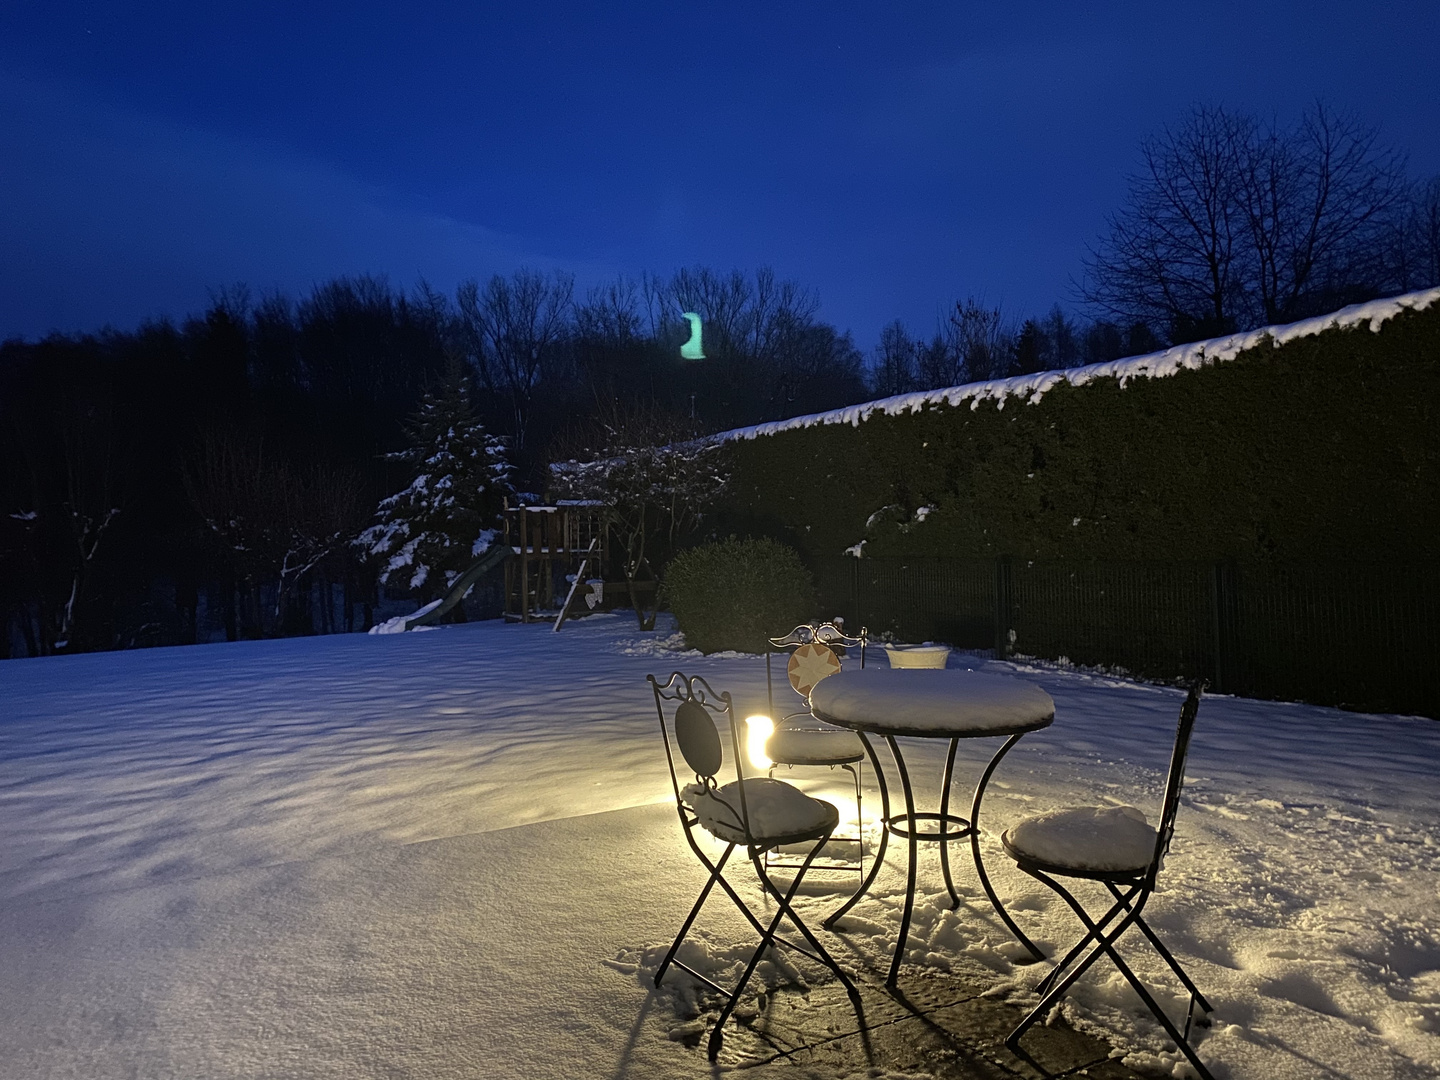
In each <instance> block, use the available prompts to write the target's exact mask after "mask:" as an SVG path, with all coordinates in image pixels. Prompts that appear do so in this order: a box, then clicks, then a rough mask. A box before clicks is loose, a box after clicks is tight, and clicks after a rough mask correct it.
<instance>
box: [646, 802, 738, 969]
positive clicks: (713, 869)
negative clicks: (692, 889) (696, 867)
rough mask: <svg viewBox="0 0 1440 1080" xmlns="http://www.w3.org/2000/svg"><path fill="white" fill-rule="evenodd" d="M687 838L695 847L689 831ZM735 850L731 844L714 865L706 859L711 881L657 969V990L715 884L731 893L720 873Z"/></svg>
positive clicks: (701, 891) (702, 890) (682, 924)
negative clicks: (717, 883)
mask: <svg viewBox="0 0 1440 1080" xmlns="http://www.w3.org/2000/svg"><path fill="white" fill-rule="evenodd" d="M686 838H687V839H690V843H691V846H692V847H694V846H695V842H694V840H693V839H691V838H690V835H689V831H688V830H687V831H686ZM734 850H735V845H734V844H731V845H730V846H729V847H727V848H726V849H725V853H724V854H723V855H721V856H720V861H719V862H718V863H713V864H712V863H711V862H710V860H709V859H705V864H706V865H707V866H709V867H710V880H709V881H707V882H706V883H705V887H704V888H703V889H701V890H700V896H699V898H698V899H697V900H696V901H695V906H694V907H692V908H691V909H690V914H689V915H687V916H685V921H684V922H683V923H681V924H680V932H679V933H678V934H676V935H675V940H674V942H672V943H671V945H670V951H669V952H667V953H666V954H665V959H664V960H662V961H661V962H660V966H659V968H657V969H656V971H655V989H657V990H658V989H660V980H661V979H663V978H664V977H665V972H666V971H667V970H668V969H669V967H670V962H671V961H672V960H674V959H675V954H676V953H677V952H678V951H679V949H680V943H681V942H683V941H684V940H685V935H687V934H688V933H690V927H691V926H693V925H694V923H695V917H696V916H697V915H699V914H700V909H701V908H702V907H704V906H705V901H706V900H707V899H709V897H710V890H711V889H713V888H714V887H715V882H717V881H718V882H720V883H721V885H723V886H725V890H726V891H727V892H730V891H731V890H730V883H729V882H728V881H726V880H725V879H724V878H722V877H721V876H720V872H721V871H722V870H724V869H725V863H726V862H728V861H729V859H730V854H731V852H733V851H734ZM697 852H698V849H697ZM701 858H702V859H703V858H704V856H703V854H702V855H701ZM732 895H733V893H732Z"/></svg>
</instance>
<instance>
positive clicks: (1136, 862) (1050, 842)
mask: <svg viewBox="0 0 1440 1080" xmlns="http://www.w3.org/2000/svg"><path fill="white" fill-rule="evenodd" d="M1006 839H1007V840H1008V841H1009V842H1010V846H1011V847H1013V848H1014V849H1015V850H1016V851H1018V852H1020V853H1021V854H1023V855H1028V856H1030V857H1031V858H1032V859H1036V860H1038V861H1040V862H1043V863H1048V864H1049V865H1051V866H1064V867H1069V868H1070V869H1072V870H1101V871H1103V870H1139V869H1141V868H1143V867H1146V866H1149V865H1150V860H1151V859H1153V858H1154V857H1155V830H1154V829H1152V828H1151V827H1150V826H1149V825H1148V824H1147V823H1146V821H1145V813H1144V811H1142V810H1138V809H1136V808H1135V807H1133V806H1078V807H1073V808H1071V809H1069V810H1053V811H1051V812H1050V813H1048V814H1037V815H1036V816H1035V817H1029V818H1026V819H1025V820H1024V821H1022V822H1020V823H1019V824H1018V825H1015V826H1012V827H1011V828H1010V829H1009V830H1008V832H1007V833H1006Z"/></svg>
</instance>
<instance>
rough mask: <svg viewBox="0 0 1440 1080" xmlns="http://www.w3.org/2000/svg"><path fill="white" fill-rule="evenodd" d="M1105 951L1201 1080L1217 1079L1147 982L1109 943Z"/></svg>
mask: <svg viewBox="0 0 1440 1080" xmlns="http://www.w3.org/2000/svg"><path fill="white" fill-rule="evenodd" d="M1105 951H1106V952H1107V953H1108V954H1109V956H1110V959H1111V960H1112V961H1114V963H1115V967H1116V968H1117V969H1118V970H1119V972H1120V974H1121V975H1123V976H1125V981H1126V982H1128V983H1129V984H1130V985H1131V986H1132V987H1133V988H1134V990H1135V993H1137V994H1139V995H1140V1000H1141V1001H1143V1002H1144V1003H1145V1006H1146V1007H1147V1008H1148V1009H1149V1010H1150V1011H1151V1013H1153V1014H1154V1016H1155V1019H1156V1020H1158V1021H1160V1026H1161V1027H1163V1028H1164V1029H1165V1033H1166V1034H1167V1035H1169V1036H1170V1038H1171V1039H1172V1040H1173V1041H1174V1043H1175V1046H1176V1048H1177V1049H1179V1051H1180V1052H1181V1053H1182V1054H1184V1055H1185V1057H1186V1058H1187V1059H1188V1060H1189V1062H1190V1064H1191V1065H1193V1066H1195V1071H1196V1072H1197V1073H1199V1074H1200V1080H1215V1078H1214V1077H1213V1076H1211V1075H1210V1070H1209V1069H1207V1068H1206V1067H1205V1063H1204V1062H1203V1061H1201V1060H1200V1057H1199V1055H1198V1054H1196V1053H1195V1048H1194V1047H1192V1046H1191V1045H1190V1042H1189V1040H1188V1039H1187V1038H1186V1037H1185V1036H1184V1035H1182V1034H1180V1029H1179V1028H1177V1027H1176V1026H1175V1023H1174V1021H1172V1020H1171V1019H1170V1017H1169V1016H1167V1015H1166V1014H1165V1010H1164V1009H1162V1008H1161V1007H1160V1003H1159V1002H1158V1001H1156V1000H1155V998H1154V997H1153V996H1151V994H1150V991H1149V990H1147V989H1145V984H1144V983H1142V982H1141V981H1140V980H1139V979H1137V978H1136V977H1135V973H1134V972H1133V971H1131V970H1130V966H1129V965H1128V964H1126V963H1125V961H1124V960H1122V959H1121V958H1120V954H1119V953H1118V952H1116V951H1115V949H1114V947H1113V946H1112V945H1110V944H1108V943H1107V944H1106V945H1105ZM1187 1026H1188V1025H1187Z"/></svg>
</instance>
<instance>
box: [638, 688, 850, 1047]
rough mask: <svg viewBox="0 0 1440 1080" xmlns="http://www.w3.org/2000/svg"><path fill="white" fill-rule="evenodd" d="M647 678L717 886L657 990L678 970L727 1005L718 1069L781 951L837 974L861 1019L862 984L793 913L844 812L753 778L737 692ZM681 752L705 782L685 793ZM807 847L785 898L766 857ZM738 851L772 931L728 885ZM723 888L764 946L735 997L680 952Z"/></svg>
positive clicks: (687, 826) (685, 927) (682, 802)
mask: <svg viewBox="0 0 1440 1080" xmlns="http://www.w3.org/2000/svg"><path fill="white" fill-rule="evenodd" d="M646 678H647V679H648V680H649V682H650V685H651V687H652V688H653V689H654V691H655V712H656V714H657V715H658V716H659V718H660V733H661V735H662V736H663V737H664V740H665V758H666V761H667V762H668V763H669V765H670V779H671V782H672V784H673V786H674V789H675V807H676V809H677V810H678V811H679V814H680V824H681V825H682V826H683V827H684V830H685V839H686V840H687V841H688V842H689V844H690V849H691V850H692V851H694V852H695V857H696V858H698V859H699V860H700V861H701V862H702V863H703V864H704V865H705V866H706V867H707V868H708V869H709V870H710V879H709V880H708V881H707V882H706V883H705V887H704V888H703V889H701V890H700V896H699V898H698V899H696V901H695V906H694V907H692V908H691V909H690V914H689V915H687V916H686V917H685V921H684V923H682V924H681V926H680V932H679V933H678V934H677V935H676V936H675V941H674V943H673V944H672V945H671V946H670V951H669V952H667V953H666V954H665V959H664V961H662V962H661V964H660V967H659V969H658V970H657V971H656V972H655V986H656V988H657V989H658V988H659V986H660V981H661V980H662V979H663V978H664V977H665V973H666V971H668V970H669V968H670V966H671V965H672V964H673V965H674V966H675V967H678V968H680V969H681V970H682V971H684V972H686V973H687V974H689V975H690V976H691V977H692V978H694V979H698V980H699V981H700V982H702V983H704V984H705V985H707V986H709V987H711V988H712V989H713V990H715V991H717V992H718V993H720V994H722V995H724V996H725V999H726V1000H725V1005H724V1007H723V1008H722V1009H721V1010H720V1015H719V1017H718V1018H717V1019H716V1021H715V1028H714V1030H713V1031H712V1032H711V1033H710V1041H709V1054H710V1060H711V1061H714V1060H715V1058H716V1057H717V1056H718V1055H719V1053H720V1047H721V1044H722V1042H723V1041H724V1027H725V1021H726V1020H728V1019H729V1018H730V1014H731V1013H732V1012H734V1010H735V1005H736V1003H737V1002H738V1001H739V1000H740V995H741V994H742V993H743V992H744V990H745V986H746V984H747V983H748V982H749V981H750V976H751V975H753V974H754V972H755V967H756V965H757V964H759V963H760V959H761V957H762V956H763V955H764V953H765V951H766V949H769V948H771V947H773V946H774V945H775V944H782V945H785V946H788V947H789V948H792V949H794V950H796V951H797V952H800V953H802V954H804V955H806V956H808V957H810V959H812V960H815V961H816V962H818V963H820V964H823V965H824V966H825V967H827V968H829V969H830V970H831V971H833V972H834V973H835V976H836V977H837V978H838V979H839V980H840V983H841V985H842V986H844V987H845V992H846V993H847V994H848V995H849V996H850V1000H851V1002H852V1003H853V1004H854V1005H855V1009H856V1012H857V1013H858V1012H859V1010H860V993H859V991H858V990H856V989H855V984H854V983H852V982H851V981H850V979H849V977H848V976H847V975H846V974H845V972H844V971H842V970H841V969H840V966H839V965H838V964H837V963H836V962H835V959H834V957H832V956H831V955H830V954H829V952H827V951H826V949H825V946H823V945H821V944H820V941H819V939H818V938H816V937H815V935H814V934H813V933H811V931H810V928H809V927H807V926H806V925H805V923H804V921H803V920H802V919H801V918H800V916H799V914H797V913H796V911H795V909H794V908H793V907H792V906H791V901H792V900H793V898H794V896H795V894H796V892H797V891H798V890H799V888H800V882H801V880H803V878H804V877H805V871H806V870H808V869H809V868H810V863H811V862H813V861H814V858H815V856H816V855H817V854H818V853H819V851H820V849H821V848H823V847H824V846H825V844H826V842H827V841H828V840H829V839H830V835H831V833H832V832H834V830H835V826H836V825H837V824H838V823H839V821H840V812H839V811H838V810H836V809H835V807H834V806H833V805H832V804H830V803H828V802H825V801H823V800H821V799H812V798H811V797H810V796H808V795H806V794H805V793H804V792H803V791H801V790H800V789H799V788H797V787H794V786H792V785H790V784H786V783H784V782H783V781H780V780H773V779H770V778H768V777H746V776H745V770H744V764H743V757H742V755H741V753H740V745H741V737H740V731H739V725H738V724H737V723H736V720H735V709H734V704H733V703H732V701H731V699H730V695H729V694H728V693H724V694H717V693H716V692H715V691H714V689H712V688H711V686H710V684H709V683H707V682H706V681H705V680H704V679H703V678H700V677H699V676H688V675H685V674H683V673H682V672H678V671H677V672H674V673H673V674H671V675H670V677H669V678H668V679H666V680H665V681H664V682H663V683H662V682H660V681H659V680H658V679H656V678H655V676H654V675H648V676H646ZM668 702H675V703H678V704H676V705H675V708H674V711H673V713H672V715H671V717H670V718H669V719H668V720H667V717H666V705H667V703H668ZM716 715H723V716H724V717H725V719H726V721H727V722H728V724H729V728H730V747H731V757H732V758H733V759H734V761H735V780H734V782H733V783H729V784H725V785H724V786H723V787H722V786H720V783H719V780H718V779H717V776H718V774H719V773H720V770H721V767H722V766H723V764H724V756H725V755H724V749H723V744H722V742H721V738H720V732H719V729H718V728H717V727H716V724H715V716H716ZM676 750H678V751H679V752H680V757H681V759H682V760H683V763H684V768H685V769H686V770H687V771H689V772H690V773H693V775H694V777H695V782H694V783H687V784H686V785H684V786H683V787H682V786H681V781H680V774H679V772H677V769H676V761H675V751H676ZM697 826H698V827H699V828H702V829H704V830H706V831H707V832H709V833H710V834H711V835H713V836H714V837H716V838H717V839H719V840H721V841H723V842H724V843H725V845H726V847H725V850H724V852H723V853H722V854H721V855H720V857H719V858H718V859H711V858H710V856H709V855H708V854H707V853H706V851H705V849H704V848H703V847H702V846H701V845H700V843H699V842H698V841H697V839H696V837H695V829H696V827H697ZM805 842H813V845H814V846H813V847H812V848H811V849H810V853H809V855H807V856H806V858H805V860H804V862H802V863H801V864H800V866H799V867H798V868H797V869H796V871H795V877H794V879H793V880H792V881H791V882H790V886H789V888H788V889H786V890H784V891H781V889H780V888H779V887H778V886H777V885H776V884H775V882H773V881H772V880H771V879H770V876H769V875H768V874H767V873H766V870H765V865H764V861H763V859H762V856H763V855H764V853H765V852H767V851H769V850H771V849H772V848H775V847H780V846H782V845H786V844H800V843H805ZM737 847H742V848H744V850H745V854H746V856H747V857H748V858H749V860H750V863H751V865H752V866H754V868H755V873H756V874H757V875H758V876H759V878H760V883H761V885H762V886H764V888H765V891H766V892H767V893H769V895H770V896H772V897H773V898H774V900H775V902H776V905H777V906H776V909H775V915H774V917H773V918H772V919H771V920H770V922H769V925H762V923H761V922H760V920H759V919H758V918H756V916H755V915H754V913H753V912H751V910H750V908H749V906H748V905H747V904H746V903H745V901H744V899H742V898H741V896H740V894H739V893H738V892H736V890H735V888H734V886H732V885H731V884H730V882H729V881H727V880H726V879H725V876H724V870H725V864H726V863H727V862H728V861H729V859H730V856H731V854H732V853H733V852H734V851H735V849H736V848H737ZM717 884H718V885H719V886H720V888H721V889H722V890H724V892H725V893H726V895H728V896H729V897H730V899H731V900H732V901H734V903H735V906H736V907H737V908H739V909H740V912H741V914H743V915H744V916H745V918H746V919H747V920H748V921H749V923H750V925H751V926H753V927H754V928H755V929H756V931H757V932H759V934H760V943H759V944H758V945H757V946H756V947H755V951H754V953H752V954H751V956H750V960H749V962H748V963H747V964H746V966H745V971H744V974H742V975H741V976H740V981H739V982H737V983H736V984H735V987H734V989H733V990H727V989H725V988H724V987H723V986H720V985H719V984H718V983H716V982H714V981H713V980H711V979H710V978H709V977H708V976H706V975H703V974H701V973H700V972H698V971H696V970H695V969H694V968H691V967H687V966H686V965H685V964H684V963H682V962H681V961H680V960H677V959H676V958H675V954H676V951H677V950H678V949H679V948H680V945H681V943H682V942H683V941H684V940H685V937H686V935H687V934H689V932H690V928H691V926H692V925H694V923H695V918H696V916H697V915H699V914H700V909H701V908H702V907H704V905H705V901H706V900H707V899H708V898H709V896H710V892H711V890H712V889H713V888H714V887H715V886H716V885H717ZM783 918H788V919H789V920H790V922H791V924H792V925H793V926H794V927H795V929H796V930H798V931H799V933H800V935H801V936H802V937H803V938H804V939H805V941H806V942H807V943H808V944H809V946H810V947H809V948H808V949H807V948H805V947H804V946H802V945H797V944H796V943H794V942H792V941H789V940H787V939H785V938H782V937H780V936H778V934H777V931H778V930H779V927H780V921H781V919H783Z"/></svg>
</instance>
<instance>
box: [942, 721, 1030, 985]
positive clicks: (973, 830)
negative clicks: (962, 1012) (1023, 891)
mask: <svg viewBox="0 0 1440 1080" xmlns="http://www.w3.org/2000/svg"><path fill="white" fill-rule="evenodd" d="M1024 734H1025V732H1023V731H1022V732H1018V733H1017V734H1015V735H1011V736H1010V738H1008V739H1006V740H1005V745H1004V746H1002V747H1000V749H999V750H998V751H997V752H996V754H995V756H994V757H993V758H991V759H990V764H989V765H987V766H986V767H985V772H984V773H983V774H981V776H980V783H978V784H976V785H975V800H974V801H973V802H972V803H971V804H970V853H971V854H972V855H973V856H974V857H975V875H976V876H977V877H978V878H979V879H980V887H981V888H983V889H984V890H985V895H986V896H988V897H989V898H990V906H991V907H993V908H994V909H995V913H996V914H997V915H999V916H1000V919H1001V921H1002V922H1004V923H1005V925H1006V926H1008V927H1009V928H1010V932H1011V933H1012V934H1014V935H1015V938H1016V940H1018V941H1019V942H1020V944H1021V945H1024V946H1025V948H1026V949H1028V950H1029V951H1030V955H1031V956H1033V957H1034V958H1035V959H1036V960H1044V959H1045V954H1044V953H1043V952H1041V951H1040V950H1039V949H1038V948H1036V946H1035V943H1034V942H1033V941H1031V940H1030V939H1029V938H1028V937H1026V936H1025V932H1024V931H1023V930H1021V929H1020V927H1018V926H1016V925H1015V920H1014V919H1012V918H1010V913H1009V912H1007V911H1006V910H1005V905H1004V904H1002V903H1000V898H999V897H998V896H996V895H995V888H994V886H992V885H991V884H990V876H989V875H988V874H987V873H985V862H984V860H983V859H982V858H981V857H980V800H981V798H983V797H984V795H985V787H986V785H988V784H989V783H990V777H991V775H993V774H994V772H995V767H996V766H997V765H999V764H1000V760H1001V758H1003V757H1004V756H1005V755H1006V754H1008V753H1009V752H1010V748H1011V747H1012V746H1014V745H1015V744H1016V743H1017V742H1019V741H1020V737H1021V736H1022V735H1024ZM951 753H952V754H953V753H954V748H953V746H952V748H951ZM941 850H942V851H943V850H944V845H941Z"/></svg>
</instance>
